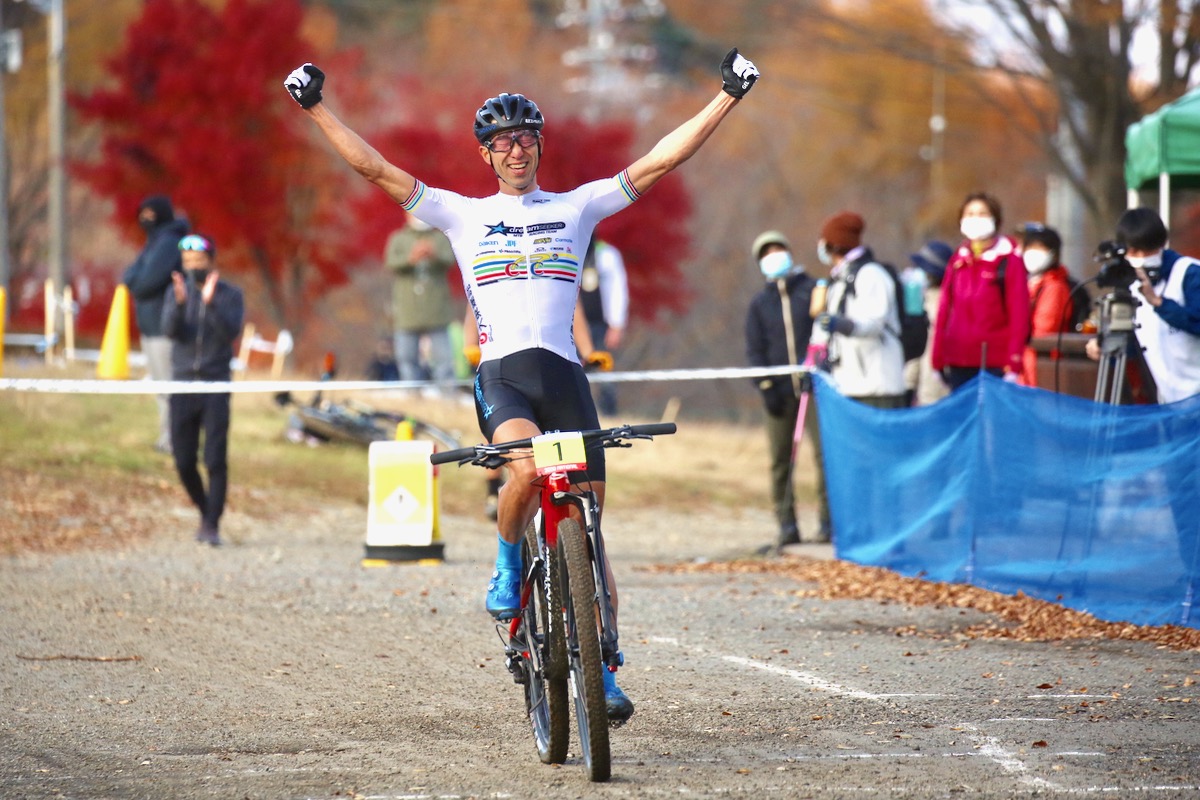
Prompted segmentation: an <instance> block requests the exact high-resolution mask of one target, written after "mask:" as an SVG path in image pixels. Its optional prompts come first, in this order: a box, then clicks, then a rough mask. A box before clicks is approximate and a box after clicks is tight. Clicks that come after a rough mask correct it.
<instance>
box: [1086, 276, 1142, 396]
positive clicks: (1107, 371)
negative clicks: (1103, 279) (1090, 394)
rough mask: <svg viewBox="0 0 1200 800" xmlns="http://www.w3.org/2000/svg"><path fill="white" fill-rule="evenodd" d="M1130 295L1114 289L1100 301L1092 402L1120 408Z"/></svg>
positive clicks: (1131, 308) (1132, 305) (1132, 302)
mask: <svg viewBox="0 0 1200 800" xmlns="http://www.w3.org/2000/svg"><path fill="white" fill-rule="evenodd" d="M1135 305H1136V301H1135V300H1134V298H1133V295H1132V294H1131V293H1130V292H1128V291H1126V290H1124V289H1118V290H1116V291H1113V292H1110V293H1109V294H1106V295H1104V296H1103V297H1101V298H1100V370H1099V372H1098V373H1097V375H1096V398H1095V399H1096V402H1097V403H1109V404H1111V405H1120V403H1121V396H1122V393H1123V392H1124V390H1125V365H1126V362H1127V360H1128V353H1129V346H1130V337H1131V336H1132V335H1133V311H1134V308H1135Z"/></svg>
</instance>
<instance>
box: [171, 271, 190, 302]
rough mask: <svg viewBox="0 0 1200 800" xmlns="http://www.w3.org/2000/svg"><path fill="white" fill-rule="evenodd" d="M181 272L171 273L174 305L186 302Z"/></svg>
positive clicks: (184, 285) (185, 285)
mask: <svg viewBox="0 0 1200 800" xmlns="http://www.w3.org/2000/svg"><path fill="white" fill-rule="evenodd" d="M184 280H185V278H184V277H183V273H182V272H172V273H171V288H172V289H173V290H174V292H175V305H179V306H181V305H183V304H184V301H186V300H187V284H186V283H184Z"/></svg>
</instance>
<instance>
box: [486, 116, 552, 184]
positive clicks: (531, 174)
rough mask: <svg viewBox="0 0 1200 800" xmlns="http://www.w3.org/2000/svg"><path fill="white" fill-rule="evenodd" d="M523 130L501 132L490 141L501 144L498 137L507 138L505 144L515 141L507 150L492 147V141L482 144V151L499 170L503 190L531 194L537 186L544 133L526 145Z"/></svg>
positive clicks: (495, 145) (487, 159)
mask: <svg viewBox="0 0 1200 800" xmlns="http://www.w3.org/2000/svg"><path fill="white" fill-rule="evenodd" d="M521 133H523V131H506V132H504V133H501V134H497V135H496V136H495V137H493V138H492V139H491V140H490V141H489V143H488V144H491V145H492V146H493V147H497V144H496V140H498V139H500V140H504V141H503V144H501V145H500V146H501V147H502V146H504V145H511V149H509V150H506V151H503V152H502V151H500V150H493V149H489V147H488V145H486V144H482V145H480V146H479V155H480V156H481V157H482V158H483V160H484V161H486V162H487V163H488V164H489V165H490V166H491V168H492V169H493V170H495V172H496V178H497V180H499V182H500V193H501V194H512V195H521V194H528V193H529V192H532V191H533V190H534V189H536V188H537V169H538V164H539V163H540V162H541V158H542V137H541V136H540V135H539V136H537V137H536V139H535V140H534V141H533V142H531V143H530V144H529V145H528V146H522V145H521V143H520V142H519V141H518V138H520V134H521Z"/></svg>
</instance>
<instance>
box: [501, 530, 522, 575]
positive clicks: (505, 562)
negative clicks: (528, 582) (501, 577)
mask: <svg viewBox="0 0 1200 800" xmlns="http://www.w3.org/2000/svg"><path fill="white" fill-rule="evenodd" d="M496 539H497V540H498V541H499V542H500V548H499V550H498V551H497V552H496V569H516V570H519V569H520V568H521V543H520V542H516V543H515V544H509V543H508V542H506V541H504V537H502V536H501V535H500V534H499V533H497V534H496Z"/></svg>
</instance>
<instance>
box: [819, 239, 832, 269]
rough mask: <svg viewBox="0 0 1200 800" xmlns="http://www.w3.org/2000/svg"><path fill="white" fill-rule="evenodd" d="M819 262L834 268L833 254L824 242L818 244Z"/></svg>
mask: <svg viewBox="0 0 1200 800" xmlns="http://www.w3.org/2000/svg"><path fill="white" fill-rule="evenodd" d="M817 260H818V261H820V262H821V263H822V264H824V265H825V266H827V267H830V266H833V253H830V252H829V245H827V244H825V242H824V240H822V241H820V242H817Z"/></svg>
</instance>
